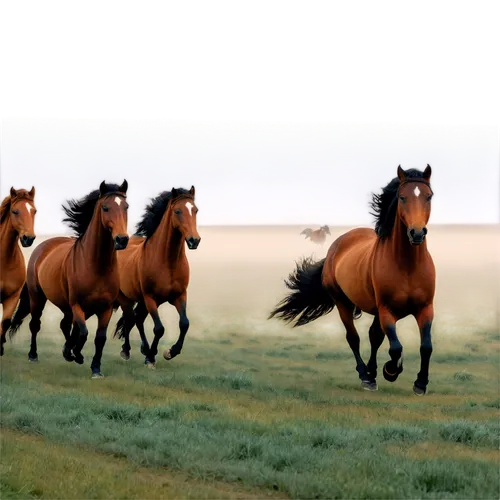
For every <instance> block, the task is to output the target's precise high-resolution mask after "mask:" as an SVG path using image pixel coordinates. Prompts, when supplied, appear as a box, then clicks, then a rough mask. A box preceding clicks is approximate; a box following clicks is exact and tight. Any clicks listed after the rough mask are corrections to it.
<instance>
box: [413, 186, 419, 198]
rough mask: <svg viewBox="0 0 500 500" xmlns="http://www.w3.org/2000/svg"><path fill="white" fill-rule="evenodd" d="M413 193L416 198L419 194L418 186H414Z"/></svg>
mask: <svg viewBox="0 0 500 500" xmlns="http://www.w3.org/2000/svg"><path fill="white" fill-rule="evenodd" d="M413 192H414V193H415V196H416V197H417V198H418V197H419V196H420V189H418V186H415V189H414V190H413Z"/></svg>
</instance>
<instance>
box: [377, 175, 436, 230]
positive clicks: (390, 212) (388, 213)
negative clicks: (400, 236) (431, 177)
mask: <svg viewBox="0 0 500 500" xmlns="http://www.w3.org/2000/svg"><path fill="white" fill-rule="evenodd" d="M405 174H406V177H407V178H408V179H411V180H419V181H422V182H425V183H427V181H426V180H425V179H424V174H423V172H421V171H420V170H417V169H416V168H410V169H409V170H405ZM399 184H400V181H399V178H398V177H395V178H394V179H392V181H391V182H389V184H387V186H385V187H384V188H382V194H375V193H373V194H372V201H371V202H370V208H371V209H372V210H373V211H372V212H370V215H373V216H374V217H375V232H376V233H377V236H378V237H379V238H380V239H381V240H383V239H386V238H388V237H389V236H390V234H391V232H392V228H393V227H394V221H395V220H396V212H397V207H398V189H399Z"/></svg>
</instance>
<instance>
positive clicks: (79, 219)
mask: <svg viewBox="0 0 500 500" xmlns="http://www.w3.org/2000/svg"><path fill="white" fill-rule="evenodd" d="M119 190H120V187H119V186H118V185H117V184H106V195H105V196H107V195H108V194H111V193H119ZM100 196H101V192H100V191H99V189H96V190H95V191H92V192H91V193H89V194H88V195H87V196H84V197H83V198H81V199H79V200H68V201H67V202H66V203H67V206H65V205H62V209H63V210H64V213H65V214H66V217H65V218H64V219H63V222H66V223H67V225H68V226H69V227H70V228H71V229H72V230H73V231H74V232H75V233H76V236H77V238H81V237H82V236H83V235H84V234H85V231H86V230H87V228H88V227H89V224H90V221H91V220H92V217H93V216H94V209H95V206H96V205H97V202H98V200H99V197H100Z"/></svg>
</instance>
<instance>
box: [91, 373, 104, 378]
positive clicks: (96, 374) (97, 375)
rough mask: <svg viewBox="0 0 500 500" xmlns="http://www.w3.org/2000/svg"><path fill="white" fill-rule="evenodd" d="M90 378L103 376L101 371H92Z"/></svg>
mask: <svg viewBox="0 0 500 500" xmlns="http://www.w3.org/2000/svg"><path fill="white" fill-rule="evenodd" d="M92 378H104V375H103V374H102V373H101V372H92Z"/></svg>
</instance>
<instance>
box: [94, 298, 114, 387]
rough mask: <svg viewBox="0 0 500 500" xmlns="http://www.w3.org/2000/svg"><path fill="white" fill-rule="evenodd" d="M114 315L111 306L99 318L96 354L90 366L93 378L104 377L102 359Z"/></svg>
mask: <svg viewBox="0 0 500 500" xmlns="http://www.w3.org/2000/svg"><path fill="white" fill-rule="evenodd" d="M112 314H113V308H112V307H111V306H109V308H108V309H106V310H105V311H103V312H101V313H100V314H99V315H98V316H97V332H96V334H95V340H94V345H95V354H94V357H93V359H92V363H91V365H90V369H91V370H92V378H102V377H104V375H103V374H102V373H101V358H102V351H103V349H104V344H106V332H107V330H108V325H109V320H110V319H111V315H112Z"/></svg>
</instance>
